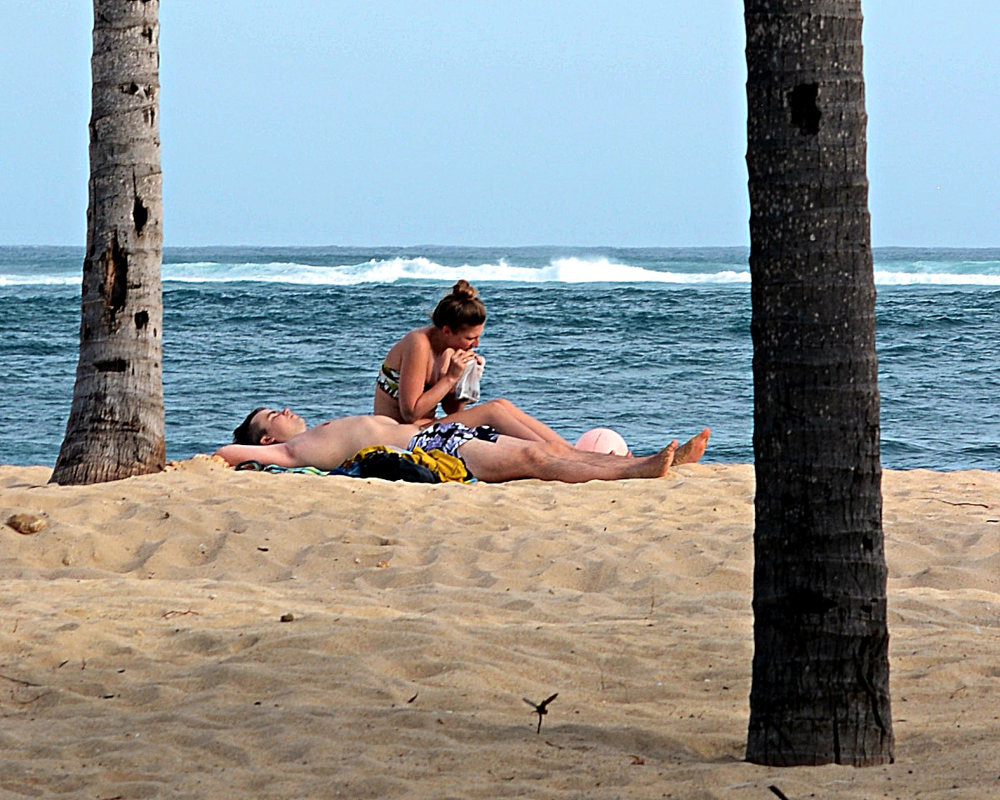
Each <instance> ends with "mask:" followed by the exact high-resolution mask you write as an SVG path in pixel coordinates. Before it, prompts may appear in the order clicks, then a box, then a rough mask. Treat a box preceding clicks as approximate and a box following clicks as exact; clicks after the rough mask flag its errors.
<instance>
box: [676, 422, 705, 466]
mask: <svg viewBox="0 0 1000 800" xmlns="http://www.w3.org/2000/svg"><path fill="white" fill-rule="evenodd" d="M711 433H712V432H711V431H710V430H709V429H708V428H705V430H703V431H702V432H701V433H699V434H698V435H697V436H693V437H692V438H690V439H688V440H687V441H686V442H684V444H682V445H681V446H680V447H678V448H677V452H676V453H675V454H674V463H675V464H693V463H694V462H695V461H697V460H698V459H700V458H701V457H702V456H703V455H705V448H706V447H708V437H709V436H710V435H711Z"/></svg>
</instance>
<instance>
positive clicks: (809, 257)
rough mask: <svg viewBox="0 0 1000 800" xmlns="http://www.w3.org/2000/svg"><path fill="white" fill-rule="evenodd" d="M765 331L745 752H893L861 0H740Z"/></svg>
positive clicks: (771, 757)
mask: <svg viewBox="0 0 1000 800" xmlns="http://www.w3.org/2000/svg"><path fill="white" fill-rule="evenodd" d="M745 21H746V33H747V51H746V58H747V70H748V79H747V101H748V111H749V113H748V123H747V143H748V144H747V165H748V170H749V187H750V241H751V248H750V270H751V280H752V304H753V318H752V323H751V326H752V337H753V345H754V366H753V372H754V459H755V469H756V479H757V495H756V501H755V506H756V508H755V515H756V522H755V532H754V557H755V566H754V600H753V608H754V659H753V683H752V688H751V694H750V722H749V731H748V737H747V753H746V755H747V759H748V760H750V761H753V762H757V763H762V764H770V765H795V764H823V763H830V762H834V763H842V764H853V765H856V766H861V765H869V764H882V763H886V762H887V761H891V760H892V749H893V734H892V722H891V718H890V707H889V664H888V641H889V637H888V632H887V627H886V567H885V556H884V551H883V536H882V495H881V465H880V458H879V395H878V382H877V362H876V355H875V287H874V279H873V269H872V255H871V239H870V224H869V215H868V179H867V175H866V167H865V160H866V142H865V127H866V123H867V117H866V114H865V107H864V79H863V75H862V47H861V23H862V17H861V3H860V0H745Z"/></svg>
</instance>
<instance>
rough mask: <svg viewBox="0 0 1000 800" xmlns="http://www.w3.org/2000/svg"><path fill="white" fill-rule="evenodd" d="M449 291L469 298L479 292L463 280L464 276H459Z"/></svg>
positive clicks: (456, 295) (457, 295)
mask: <svg viewBox="0 0 1000 800" xmlns="http://www.w3.org/2000/svg"><path fill="white" fill-rule="evenodd" d="M451 293H452V294H453V295H455V297H462V298H465V299H469V300H471V299H473V298H474V297H476V296H477V295H478V294H479V293H478V292H477V291H476V289H475V287H474V286H473V285H472V284H471V283H469V282H468V281H467V280H465V278H461V279H460V280H458V281H457V282H456V283H455V285H454V286H452V287H451Z"/></svg>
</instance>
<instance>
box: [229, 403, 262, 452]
mask: <svg viewBox="0 0 1000 800" xmlns="http://www.w3.org/2000/svg"><path fill="white" fill-rule="evenodd" d="M264 408H265V406H261V407H260V408H255V409H254V410H253V411H251V412H250V413H249V414H247V418H246V419H245V420H243V422H241V423H240V425H239V427H238V428H236V430H234V431H233V443H234V444H260V438H261V436H263V435H264V434H263V432H262V431H261V429H260V428H259V427H258V426H256V425H254V424H253V418H254V417H256V416H257V414H259V413H260V412H261V411H263V410H264Z"/></svg>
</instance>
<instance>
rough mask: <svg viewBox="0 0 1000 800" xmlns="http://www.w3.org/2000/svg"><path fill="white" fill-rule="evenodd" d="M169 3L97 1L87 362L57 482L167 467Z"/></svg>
mask: <svg viewBox="0 0 1000 800" xmlns="http://www.w3.org/2000/svg"><path fill="white" fill-rule="evenodd" d="M158 16H159V2H158V0H94V54H93V58H92V60H91V68H92V72H93V96H92V102H93V106H92V112H91V119H90V191H89V195H90V197H89V208H88V210H87V253H86V257H85V260H84V265H83V289H82V295H83V300H82V313H81V324H80V360H79V363H78V366H77V371H76V384H75V386H74V389H73V406H72V409H71V410H70V416H69V421H68V422H67V424H66V436H65V438H64V439H63V443H62V448H61V449H60V451H59V458H58V460H57V461H56V465H55V469H54V470H53V473H52V481H53V482H55V483H96V482H100V481H109V480H115V479H118V478H125V477H128V476H130V475H138V474H143V473H149V472H156V471H159V470H161V469H162V468H163V465H164V460H165V449H164V441H163V384H162V373H161V352H162V345H161V341H162V340H161V337H162V317H163V302H162V295H161V289H160V261H161V254H162V242H163V236H162V230H161V221H162V218H163V210H162V199H161V175H160V140H159V134H158V120H157V112H158V108H159V102H158V96H159V91H160V84H159V24H158Z"/></svg>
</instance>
